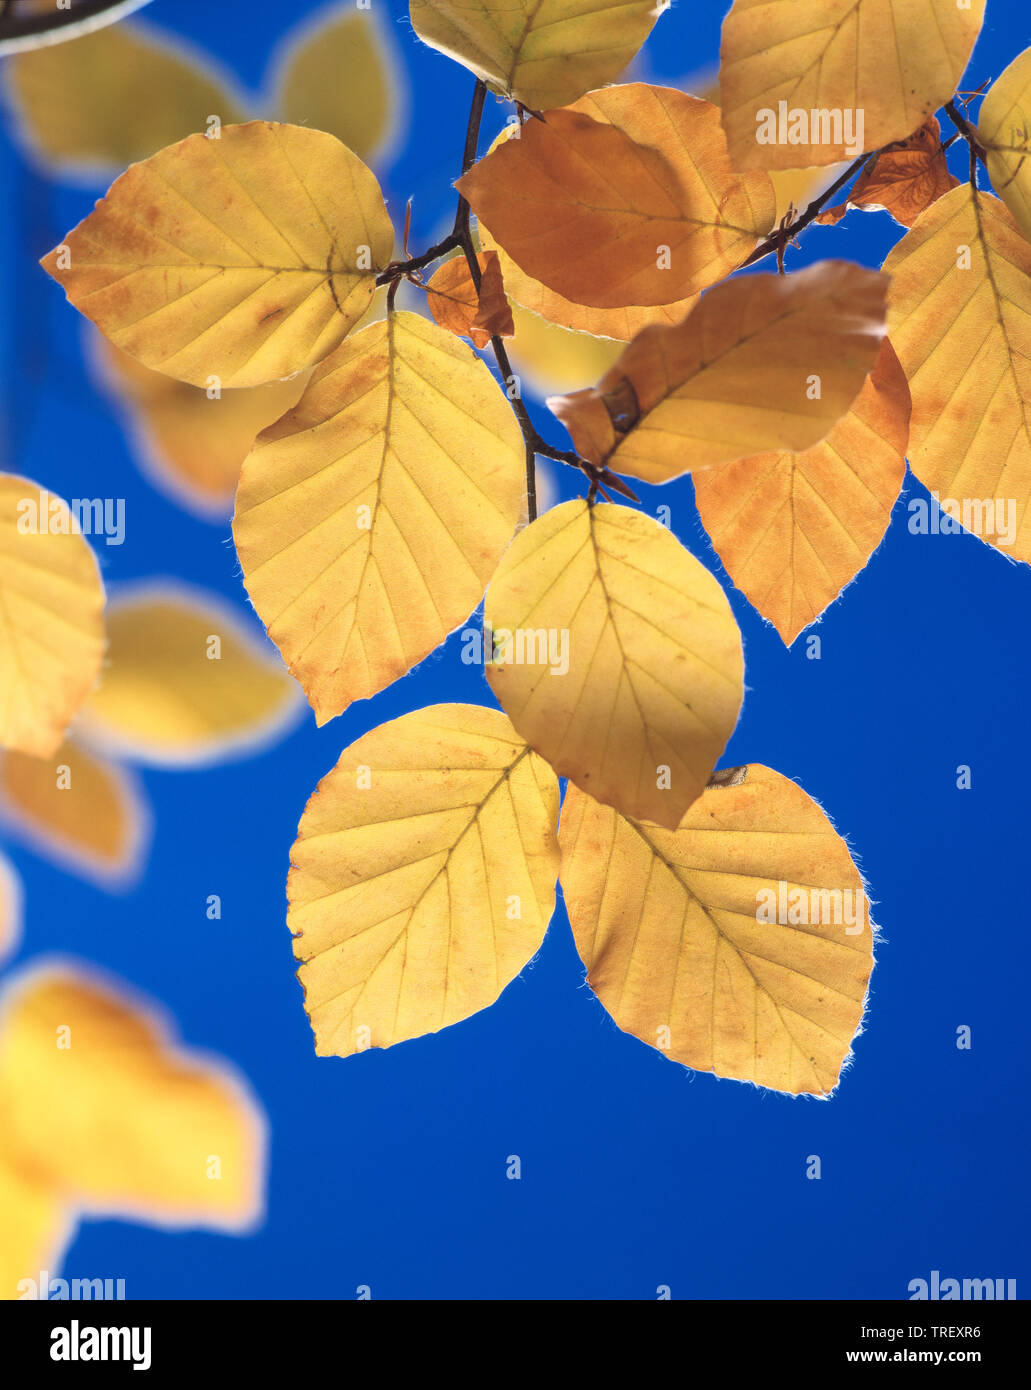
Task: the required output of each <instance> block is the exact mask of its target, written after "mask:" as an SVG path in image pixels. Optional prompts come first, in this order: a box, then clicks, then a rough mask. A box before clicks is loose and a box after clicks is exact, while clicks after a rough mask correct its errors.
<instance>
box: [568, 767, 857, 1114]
mask: <svg viewBox="0 0 1031 1390" xmlns="http://www.w3.org/2000/svg"><path fill="white" fill-rule="evenodd" d="M721 780H722V783H723V784H722V785H716V786H713V787H710V788H709V789H708V790H706V791H705V792H704V793H703V795H702V796H701V797H700V798H699V799H698V800H697V801H696V802H695V803H694V805H693V806H692V807H691V809H690V811H688V813H687V815H686V817H685V818H684V820H683V822H682V824H681V825H680V826H679V827H678V828H676V829H675V830H668V829H665V830H664V829H661V828H660V827H659V826H654V825H645V824H640V823H636V822H634V821H632V820H626V819H624V818H623V817H622V816H620V815H617V813H616V812H615V811H613V810H612V809H611V808H610V807H607V806H602V805H600V804H599V803H598V802H597V801H595V800H593V799H592V798H591V797H590V796H586V795H584V793H583V792H582V791H580V790H579V789H577V788H575V787H570V788H569V790H568V791H567V793H566V798H565V802H564V804H563V807H562V824H561V826H560V829H559V842H560V844H561V846H562V870H561V879H562V893H563V897H564V899H565V902H566V906H567V908H568V910H569V920H570V922H571V924H572V928H573V935H574V936H575V938H576V945H577V950H578V951H579V952H580V957H581V959H582V960H583V962H584V964H585V965H586V967H587V980H588V983H589V984H590V986H591V988H592V989H593V990H594V991H595V992H596V994H597V995H598V997H599V999H600V1000H601V1002H602V1004H603V1005H604V1006H605V1008H606V1009H607V1010H608V1012H609V1013H610V1014H611V1015H612V1017H613V1018H614V1019H615V1021H616V1023H617V1024H618V1025H619V1027H620V1028H622V1029H623V1030H624V1031H625V1032H628V1033H632V1034H634V1036H635V1037H637V1038H640V1039H641V1040H642V1042H646V1043H649V1044H650V1045H651V1046H652V1047H657V1048H659V1049H661V1050H662V1051H663V1052H665V1054H666V1055H667V1056H668V1057H670V1058H671V1059H672V1060H674V1061H676V1062H681V1063H683V1064H684V1065H685V1066H688V1067H693V1068H694V1069H695V1070H696V1071H711V1072H714V1073H715V1074H716V1075H717V1076H724V1077H732V1078H734V1079H736V1080H739V1081H752V1082H755V1084H756V1085H759V1086H768V1087H771V1088H773V1089H775V1090H778V1091H788V1092H790V1093H792V1094H811V1095H818V1096H826V1095H828V1094H829V1093H830V1092H831V1091H833V1090H834V1088H835V1087H836V1086H837V1084H838V1080H839V1078H840V1074H841V1070H842V1067H843V1066H844V1065H845V1063H846V1062H847V1061H848V1058H849V1056H850V1052H851V1045H852V1039H853V1038H854V1036H855V1034H856V1030H857V1029H858V1027H859V1024H860V1021H861V1019H862V1016H863V1002H864V1000H865V998H866V990H867V984H868V982H869V979H870V972H871V970H872V968H873V927H872V924H871V922H870V919H869V904H868V903H867V899H866V893H865V891H864V888H863V881H862V879H861V878H860V876H859V873H858V871H857V870H856V867H855V865H854V864H853V862H852V859H851V857H850V855H849V852H848V847H847V845H846V844H845V842H844V840H842V839H841V837H840V836H839V835H838V834H837V833H836V832H835V830H834V827H833V826H832V825H831V823H830V821H829V820H828V819H827V817H826V816H825V815H824V813H823V811H822V810H821V809H820V807H819V806H818V805H817V804H816V803H815V802H814V801H813V800H812V799H811V798H810V797H809V796H807V795H806V793H805V792H804V791H803V790H802V789H801V787H799V786H796V784H795V783H794V782H791V781H789V780H788V779H787V778H786V777H782V776H781V775H780V773H779V772H772V771H771V770H770V769H769V768H766V767H760V766H757V765H755V764H752V765H750V766H748V767H746V768H740V769H737V770H736V771H735V772H734V774H733V775H732V776H728V775H727V774H726V773H724V774H722V778H721Z"/></svg>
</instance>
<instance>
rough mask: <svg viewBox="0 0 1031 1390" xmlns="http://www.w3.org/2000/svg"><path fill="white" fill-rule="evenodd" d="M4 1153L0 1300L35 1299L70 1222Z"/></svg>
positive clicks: (44, 1188) (0, 1159)
mask: <svg viewBox="0 0 1031 1390" xmlns="http://www.w3.org/2000/svg"><path fill="white" fill-rule="evenodd" d="M0 1118H2V1115H0ZM5 1149H6V1145H4V1146H3V1148H0V1225H2V1226H3V1232H4V1238H3V1240H2V1241H0V1299H3V1300H11V1299H20V1298H29V1297H36V1296H37V1294H38V1280H39V1276H40V1273H41V1272H46V1271H47V1270H51V1269H55V1268H57V1266H58V1264H59V1263H60V1260H61V1257H62V1256H63V1254H64V1252H65V1249H66V1248H67V1246H68V1244H69V1242H70V1241H71V1238H72V1235H73V1233H74V1229H75V1227H74V1222H73V1221H72V1220H71V1219H70V1217H69V1216H68V1214H67V1213H66V1212H65V1210H64V1207H63V1205H62V1203H61V1201H60V1199H59V1198H58V1197H57V1196H56V1195H55V1194H54V1192H53V1191H52V1189H51V1188H50V1186H49V1185H48V1184H47V1183H43V1182H38V1181H36V1180H35V1179H33V1178H32V1177H31V1176H29V1175H28V1174H26V1173H23V1172H22V1171H21V1170H20V1169H19V1168H17V1167H15V1166H14V1165H13V1164H12V1163H11V1162H10V1160H9V1158H8V1155H7V1154H6V1152H5V1151H4V1150H5ZM30 1285H31V1287H30Z"/></svg>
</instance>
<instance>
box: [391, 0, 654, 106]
mask: <svg viewBox="0 0 1031 1390" xmlns="http://www.w3.org/2000/svg"><path fill="white" fill-rule="evenodd" d="M659 12H660V10H659V7H658V6H657V5H656V3H655V0H626V3H623V4H619V5H616V6H613V4H612V3H611V0H577V3H576V4H575V5H574V6H571V5H570V4H569V0H515V3H513V2H512V0H411V15H412V27H413V28H414V30H415V32H416V33H417V34H418V36H419V38H420V39H422V41H423V43H426V44H429V45H430V47H431V48H436V49H439V50H440V52H441V53H445V54H447V56H448V57H449V58H453V59H454V60H455V62H458V63H462V64H463V65H464V66H465V67H467V68H468V69H469V70H470V72H474V73H475V74H476V76H477V77H481V78H483V80H484V81H485V82H487V83H489V85H490V86H491V87H493V88H494V89H495V90H496V91H498V92H501V93H503V94H505V95H508V96H512V97H514V98H515V99H516V100H517V101H521V102H522V103H523V105H524V106H529V107H530V108H531V109H532V110H536V111H541V110H544V109H545V108H546V107H550V106H564V105H565V104H566V103H567V102H570V101H575V100H576V98H577V97H579V96H582V95H583V94H584V92H588V91H590V89H591V88H592V87H601V86H603V85H604V84H605V83H607V82H612V81H613V80H614V79H615V78H617V77H618V76H619V74H620V73H621V72H622V71H623V69H624V68H625V67H626V65H627V64H628V63H629V62H630V60H631V58H632V57H633V56H634V54H635V53H636V52H637V50H638V49H639V48H640V47H641V45H642V44H643V43H644V41H645V39H646V38H647V37H648V35H649V34H650V33H651V28H652V25H653V24H654V23H655V20H656V18H657V17H658V14H659Z"/></svg>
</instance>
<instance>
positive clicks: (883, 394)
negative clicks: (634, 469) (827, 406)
mask: <svg viewBox="0 0 1031 1390" xmlns="http://www.w3.org/2000/svg"><path fill="white" fill-rule="evenodd" d="M909 409H910V404H909V387H908V386H907V385H906V378H905V375H904V373H903V371H902V368H901V367H900V366H899V361H898V358H897V357H896V356H895V353H894V351H893V350H892V347H891V344H890V343H889V342H888V340H887V339H885V340H884V342H883V344H882V345H881V352H880V356H879V357H878V359H877V363H876V365H875V367H874V369H873V371H872V372H871V373H870V375H869V376H868V377H867V379H866V383H865V385H864V386H863V389H862V390H861V391H860V393H859V395H858V396H857V397H856V399H855V400H854V401H853V402H852V406H851V409H850V410H849V411H848V412H847V413H846V414H845V415H843V416H842V417H841V419H840V420H839V421H838V422H837V424H836V425H835V426H834V428H833V429H832V430H831V432H830V434H829V435H828V436H827V438H826V439H825V440H823V441H822V443H820V444H817V445H815V446H814V447H813V448H812V449H807V450H806V451H805V452H803V453H792V452H790V451H784V452H780V453H773V454H760V455H758V456H757V457H755V458H747V459H741V460H740V461H739V462H737V463H731V464H727V465H726V466H725V467H722V468H706V469H701V470H699V471H698V472H697V473H695V474H694V486H695V501H696V502H697V504H698V515H699V517H700V518H701V521H702V525H703V526H704V527H705V529H706V530H707V531H708V533H709V535H710V537H711V538H712V543H713V545H714V546H715V547H716V550H717V551H718V553H719V556H720V559H721V560H722V561H723V563H724V565H725V566H726V567H727V573H728V574H729V575H730V577H731V579H732V580H733V581H734V583H735V584H736V585H737V586H738V588H739V589H741V590H743V591H744V593H745V595H746V597H747V598H748V600H749V602H750V603H752V604H753V605H754V606H755V607H756V608H757V609H758V610H759V612H760V613H761V614H762V615H763V617H765V618H768V619H769V620H770V622H772V623H773V625H774V627H775V628H776V629H777V631H778V632H779V633H780V635H781V637H782V638H783V639H784V641H785V642H786V643H788V645H789V646H790V644H791V643H792V642H793V641H794V640H795V638H796V637H797V636H798V634H799V633H800V632H801V631H802V629H803V628H805V627H808V626H809V624H810V623H811V622H814V621H815V619H816V618H818V617H819V615H820V613H822V612H823V610H824V608H826V606H827V605H828V604H829V603H832V602H833V601H834V599H835V598H837V596H838V594H839V592H840V591H841V590H842V589H843V588H844V587H845V585H846V584H848V583H850V582H851V580H852V579H854V578H855V576H856V574H857V573H858V572H859V570H861V569H862V567H863V566H864V565H865V564H866V562H867V560H868V559H869V558H870V556H871V554H872V553H873V551H874V550H875V549H876V547H877V546H878V545H879V544H880V541H881V538H882V537H883V535H884V533H885V531H886V530H887V527H888V523H889V521H890V520H891V509H892V507H893V506H894V504H895V499H896V498H897V497H898V494H899V489H900V488H901V486H902V481H903V479H904V477H905V474H906V443H907V441H908V438H909Z"/></svg>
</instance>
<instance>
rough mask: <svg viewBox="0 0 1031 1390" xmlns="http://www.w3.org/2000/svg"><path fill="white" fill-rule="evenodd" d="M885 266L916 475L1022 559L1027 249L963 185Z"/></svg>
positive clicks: (1027, 437)
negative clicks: (906, 391)
mask: <svg viewBox="0 0 1031 1390" xmlns="http://www.w3.org/2000/svg"><path fill="white" fill-rule="evenodd" d="M884 269H885V271H886V272H887V273H888V274H889V275H890V276H891V277H892V280H891V291H890V295H889V318H888V322H889V331H890V333H891V341H892V344H893V346H894V348H895V351H896V352H897V353H898V358H899V361H900V362H901V363H902V369H903V371H904V372H905V373H906V376H907V378H908V380H909V389H910V392H911V394H912V397H913V414H912V420H911V424H910V448H909V462H910V466H911V468H912V469H913V472H914V473H915V474H916V476H917V477H918V478H919V479H920V481H921V482H922V483H923V484H924V486H925V487H927V488H929V489H930V490H931V491H932V492H935V493H937V495H938V497H939V498H940V499H941V506H942V509H943V511H945V512H947V513H948V514H949V515H951V516H954V518H955V519H956V520H957V521H962V524H963V525H964V526H966V527H967V529H968V530H970V531H973V532H974V534H976V535H978V536H980V538H981V539H982V540H983V541H987V542H988V544H990V545H994V546H996V547H997V548H999V549H1001V550H1002V551H1003V552H1004V553H1005V554H1008V555H1010V556H1011V557H1014V558H1016V559H1018V560H1029V561H1031V507H1029V506H1028V499H1029V498H1031V424H1029V421H1028V416H1027V407H1026V404H1025V403H1026V402H1027V401H1028V400H1031V330H1029V327H1028V325H1029V324H1031V246H1029V245H1028V243H1027V242H1026V241H1025V240H1024V238H1023V237H1022V236H1021V235H1020V232H1019V230H1018V229H1017V226H1016V224H1015V223H1014V221H1013V218H1012V217H1011V216H1010V214H1009V213H1008V212H1007V211H1006V209H1005V207H1004V206H1003V205H1002V203H1000V202H999V200H998V199H997V198H993V197H992V196H991V195H990V194H988V193H980V192H976V191H975V190H973V189H972V188H971V187H970V185H969V184H966V183H964V184H961V185H960V187H959V188H954V189H953V190H952V192H951V193H946V195H945V196H944V197H943V198H939V199H938V201H937V202H936V203H935V204H934V205H933V206H932V207H930V208H928V210H927V211H926V212H925V213H924V214H923V215H922V216H921V217H920V218H918V220H917V222H916V225H915V226H914V227H913V228H912V229H911V230H910V231H909V232H907V233H906V235H905V236H904V237H903V238H902V240H901V241H900V242H899V243H898V245H897V246H896V247H895V249H894V250H893V251H892V252H891V254H890V255H889V257H888V259H887V260H886V261H885V263H884Z"/></svg>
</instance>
